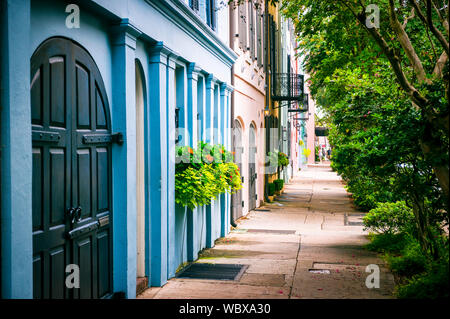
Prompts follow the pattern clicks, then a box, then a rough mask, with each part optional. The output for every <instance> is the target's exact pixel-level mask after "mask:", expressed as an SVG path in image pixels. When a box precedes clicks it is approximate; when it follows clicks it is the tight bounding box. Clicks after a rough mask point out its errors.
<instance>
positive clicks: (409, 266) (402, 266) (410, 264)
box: [387, 237, 428, 277]
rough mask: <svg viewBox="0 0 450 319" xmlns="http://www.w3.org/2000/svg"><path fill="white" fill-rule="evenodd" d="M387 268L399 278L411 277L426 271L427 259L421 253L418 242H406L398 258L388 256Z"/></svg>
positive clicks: (411, 240) (410, 240) (412, 240)
mask: <svg viewBox="0 0 450 319" xmlns="http://www.w3.org/2000/svg"><path fill="white" fill-rule="evenodd" d="M387 261H388V264H389V268H390V269H391V270H392V271H393V272H395V273H397V274H398V275H399V276H403V277H412V276H414V275H417V274H421V273H423V272H424V271H425V270H426V267H427V261H428V258H427V256H425V254H424V253H423V252H422V250H421V248H420V244H419V242H418V241H416V240H414V239H412V237H410V239H409V240H408V243H407V245H406V246H405V248H404V249H403V250H402V252H401V255H400V256H388V257H387Z"/></svg>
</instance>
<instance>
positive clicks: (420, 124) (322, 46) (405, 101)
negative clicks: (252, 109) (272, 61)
mask: <svg viewBox="0 0 450 319" xmlns="http://www.w3.org/2000/svg"><path fill="white" fill-rule="evenodd" d="M375 3H376V4H377V6H378V7H379V8H380V14H381V16H380V27H379V28H377V32H378V34H380V35H381V36H383V37H384V39H385V40H386V42H385V44H386V45H387V46H388V47H389V48H390V50H391V51H390V52H393V53H394V54H395V57H396V58H397V57H398V59H399V65H397V66H398V67H399V68H396V69H394V68H393V64H392V59H389V58H388V57H387V56H386V55H385V53H384V52H383V51H382V49H381V47H380V45H379V43H380V41H378V42H377V41H375V39H374V38H373V37H372V36H371V35H370V34H369V33H367V30H365V28H364V24H363V23H361V22H360V21H358V19H357V18H356V17H355V16H354V14H353V12H352V11H351V9H350V8H352V7H353V8H354V9H355V10H356V11H355V12H356V13H359V12H364V5H363V2H361V1H359V2H358V1H321V0H289V1H287V0H286V1H282V10H283V13H284V15H285V16H286V17H288V18H291V19H292V21H293V23H294V25H295V28H296V30H295V31H296V34H297V35H298V40H299V48H298V49H299V54H300V55H302V56H303V57H304V68H305V71H306V72H307V73H308V74H310V75H311V77H310V78H309V83H308V84H309V88H310V92H311V95H312V98H313V99H314V100H315V101H316V104H317V107H318V108H320V109H321V110H322V111H323V112H324V113H325V114H326V120H327V123H328V125H327V126H328V127H329V128H330V132H329V141H330V144H331V145H332V147H333V158H332V168H333V170H334V171H336V172H337V173H338V174H339V175H340V176H341V177H342V178H343V180H344V181H345V183H346V185H347V190H348V191H349V192H350V193H352V197H353V199H354V203H355V205H356V206H357V207H358V208H360V209H362V210H364V211H369V210H371V209H375V210H374V211H372V212H371V213H370V214H369V215H368V217H367V218H366V222H367V225H366V226H368V227H369V229H372V230H375V231H385V232H387V233H385V234H380V236H381V235H382V236H384V237H378V235H377V236H375V237H373V241H372V247H371V248H372V249H377V250H385V251H386V253H387V254H388V256H390V257H389V260H390V264H391V267H392V268H393V269H395V270H396V271H397V272H398V273H401V274H403V275H404V277H405V278H404V279H405V280H407V281H408V280H409V283H408V284H405V285H403V286H401V287H400V288H399V290H398V294H399V296H414V294H416V295H417V296H422V295H423V293H421V292H419V291H418V289H419V288H422V289H425V290H426V291H428V292H430V296H432V295H440V296H442V295H448V268H447V275H446V276H447V281H446V284H444V286H442V284H441V286H439V284H438V278H445V271H444V270H445V269H444V268H442V267H441V266H439V265H447V267H448V263H449V260H448V253H445V249H443V248H442V247H447V248H446V249H447V250H448V246H446V245H447V244H443V243H445V242H446V241H447V242H448V239H447V240H445V239H442V236H441V235H440V234H441V233H442V228H443V227H442V226H443V225H445V224H447V225H448V198H446V197H445V192H444V191H443V189H442V183H441V184H440V183H439V180H438V178H437V176H436V174H435V172H436V169H435V168H436V167H439V165H442V166H444V167H445V168H447V169H448V164H447V163H448V161H449V151H448V150H449V134H448V122H446V125H447V128H446V126H445V125H442V124H436V123H435V124H431V121H432V120H431V118H439V117H442V118H443V117H444V116H448V105H449V103H448V93H447V92H448V70H449V62H448V60H447V61H446V62H445V65H444V66H443V69H444V74H445V75H446V76H444V77H434V76H432V73H433V70H434V69H435V67H436V61H437V59H438V58H439V56H440V55H441V53H442V52H443V50H442V49H443V48H442V46H441V45H440V43H439V41H438V40H437V39H436V37H435V36H434V35H433V34H432V33H431V32H430V30H429V28H428V26H427V24H424V23H423V22H422V21H421V19H420V18H419V16H418V14H417V10H416V12H415V15H414V16H411V10H412V7H411V4H412V1H409V2H408V1H405V2H402V1H400V2H398V1H397V2H395V1H393V2H388V1H385V0H383V1H381V0H380V1H375ZM390 3H391V4H392V5H394V6H395V12H396V15H397V16H398V20H399V21H400V23H401V24H403V22H404V21H407V23H406V24H405V25H404V27H403V28H404V31H405V32H406V33H407V35H408V37H409V40H410V41H411V44H412V47H414V50H415V53H416V54H417V58H418V59H420V63H421V64H422V66H423V69H424V72H425V75H426V77H427V78H428V79H429V80H430V81H428V83H426V82H424V81H422V80H420V79H419V76H418V74H417V70H416V68H415V67H414V66H413V65H412V63H411V59H410V58H409V55H408V53H407V52H406V50H405V49H404V48H403V47H402V45H401V43H400V41H399V39H398V38H397V37H396V36H395V33H394V32H393V30H392V24H391V21H390V19H389V17H388V16H387V15H388V14H389V12H390V10H389V4H390ZM416 3H417V4H418V5H419V6H421V7H422V10H423V12H426V10H425V9H426V8H425V6H426V3H427V2H425V1H419V2H417V1H416ZM445 14H446V15H447V14H448V13H447V12H446V13H445ZM432 19H433V20H434V21H435V22H436V23H435V25H436V26H437V28H439V29H440V32H442V34H446V35H447V37H448V33H446V31H445V30H444V28H443V27H442V24H441V23H440V21H439V17H438V15H437V13H436V12H435V10H432ZM399 69H400V72H399ZM445 72H446V73H445ZM399 73H403V74H404V75H405V77H406V78H407V80H408V85H411V87H413V88H414V89H415V90H416V91H415V93H414V94H410V92H406V91H404V90H405V86H404V85H401V84H400V82H399V77H398V74H399ZM418 96H421V97H424V98H425V99H426V100H427V101H428V102H427V103H428V104H426V105H424V104H421V105H419V106H418V103H419V102H418V103H415V104H414V105H413V104H412V103H411V102H412V101H414V99H416V98H417V97H418ZM416 102H417V101H416ZM419 104H420V103H419ZM430 141H433V143H432V144H430V143H429V142H430ZM424 142H428V145H431V146H430V147H429V149H428V151H429V153H427V152H424V149H427V148H424V147H423V145H424ZM430 154H431V155H430ZM317 155H318V154H317V151H316V160H318V158H317ZM440 179H441V181H442V180H443V178H442V177H440ZM397 202H404V203H405V204H403V203H402V204H399V203H397ZM378 203H392V204H378ZM406 206H408V207H411V208H413V209H414V215H412V213H411V210H410V209H404V207H406ZM397 215H398V216H397ZM413 216H414V217H413ZM416 225H417V227H416ZM415 228H417V229H415ZM400 239H401V240H400ZM396 240H399V241H398V242H396ZM419 242H420V245H419V244H418V243H419ZM383 247H384V248H383ZM394 251H396V252H395V253H394ZM396 254H397V255H398V256H396ZM424 260H426V262H425V266H424ZM430 263H436V265H437V266H434V267H435V268H436V269H438V270H439V269H444V270H442V271H441V270H439V272H437V273H436V274H434V273H432V270H431V269H432V268H433V267H432V266H430V265H431V264H430ZM440 267H441V268H440ZM417 272H421V273H417ZM414 273H415V275H413V274H414ZM411 276H412V277H411ZM412 278H414V279H412ZM433 285H435V286H436V291H438V292H439V293H437V294H434V293H433V292H432V290H433V288H432V287H433ZM439 287H441V288H442V287H444V288H445V287H446V288H445V289H444V288H442V289H444V290H445V293H444V292H443V291H444V290H442V289H441V290H440V288H439Z"/></svg>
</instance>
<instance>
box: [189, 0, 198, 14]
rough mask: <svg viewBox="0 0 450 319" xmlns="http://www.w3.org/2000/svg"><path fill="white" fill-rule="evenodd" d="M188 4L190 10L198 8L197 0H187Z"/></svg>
mask: <svg viewBox="0 0 450 319" xmlns="http://www.w3.org/2000/svg"><path fill="white" fill-rule="evenodd" d="M189 6H190V7H191V9H192V10H194V11H196V12H198V11H199V9H200V6H199V0H189Z"/></svg>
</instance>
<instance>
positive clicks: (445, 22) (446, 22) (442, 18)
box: [433, 1, 449, 37]
mask: <svg viewBox="0 0 450 319" xmlns="http://www.w3.org/2000/svg"><path fill="white" fill-rule="evenodd" d="M447 6H448V4H447ZM433 7H434V10H435V11H436V13H437V15H438V17H439V20H440V21H441V23H442V25H443V26H444V29H445V31H446V32H447V37H448V35H449V31H448V21H447V19H446V18H445V17H443V16H442V14H441V13H440V12H439V9H438V8H437V7H436V3H434V1H433Z"/></svg>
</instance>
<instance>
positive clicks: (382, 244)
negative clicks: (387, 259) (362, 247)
mask: <svg viewBox="0 0 450 319" xmlns="http://www.w3.org/2000/svg"><path fill="white" fill-rule="evenodd" d="M369 239H370V243H369V244H367V245H366V248H367V249H369V250H371V251H376V252H380V253H400V252H401V251H402V250H403V249H404V248H405V247H406V245H407V244H408V236H407V235H405V234H403V233H400V234H370V235H369Z"/></svg>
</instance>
